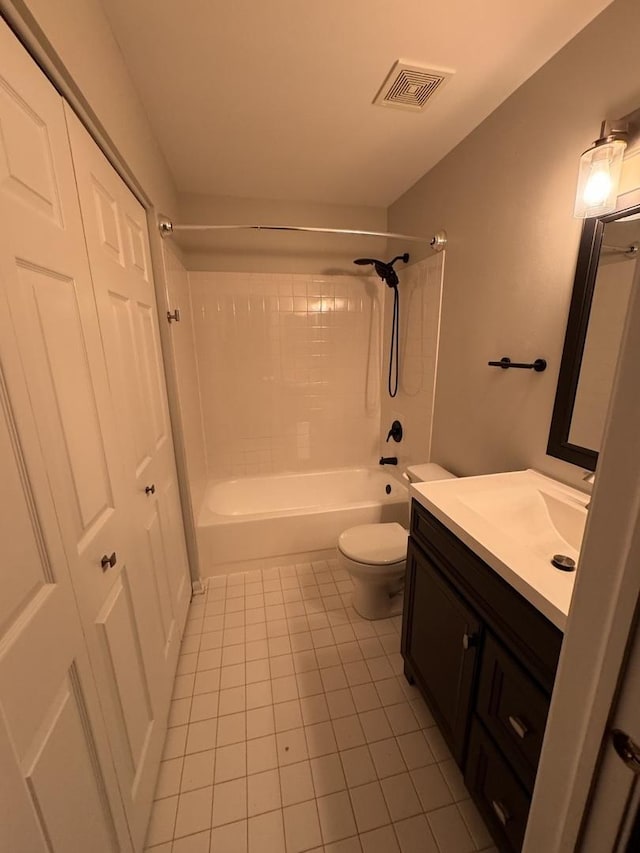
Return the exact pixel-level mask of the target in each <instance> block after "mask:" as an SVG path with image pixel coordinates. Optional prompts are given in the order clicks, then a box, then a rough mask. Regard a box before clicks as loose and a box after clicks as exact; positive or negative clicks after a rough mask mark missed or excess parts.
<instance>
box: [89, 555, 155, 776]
mask: <svg viewBox="0 0 640 853" xmlns="http://www.w3.org/2000/svg"><path fill="white" fill-rule="evenodd" d="M96 625H97V626H99V628H100V629H101V634H102V639H103V645H104V648H105V651H106V653H107V656H108V659H109V671H110V675H111V679H112V693H113V695H115V696H117V699H118V711H119V714H120V716H121V717H122V721H123V724H124V728H125V730H126V734H127V744H128V747H129V759H130V765H131V770H130V776H131V777H132V778H133V780H134V781H133V787H136V779H137V778H138V776H139V775H140V773H141V771H142V770H143V767H144V758H145V755H146V752H147V744H148V741H149V738H150V737H151V734H152V730H153V725H154V714H153V708H152V702H151V698H150V694H149V686H148V684H147V673H146V670H145V666H144V662H143V653H142V647H141V644H140V637H139V634H138V630H137V625H136V621H135V614H134V608H133V603H132V600H131V591H130V588H129V583H128V577H127V572H126V570H123V571H122V572H120V575H119V577H118V579H117V581H116V582H115V583H114V585H113V588H112V589H111V591H110V593H109V596H108V598H107V601H106V602H105V604H104V607H103V608H102V611H101V612H100V613H99V614H98V616H97V618H96Z"/></svg>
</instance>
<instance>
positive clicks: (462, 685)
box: [403, 542, 481, 763]
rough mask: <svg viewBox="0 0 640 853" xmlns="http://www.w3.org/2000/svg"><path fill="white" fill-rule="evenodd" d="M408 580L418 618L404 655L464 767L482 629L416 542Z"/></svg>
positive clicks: (407, 636) (406, 638)
mask: <svg viewBox="0 0 640 853" xmlns="http://www.w3.org/2000/svg"><path fill="white" fill-rule="evenodd" d="M407 575H408V576H410V580H409V588H410V589H411V595H410V602H411V607H412V609H413V613H412V616H411V618H410V619H408V620H407V630H406V632H404V635H403V653H404V656H405V660H406V662H407V664H408V666H409V669H410V671H411V673H412V675H413V678H414V679H415V681H417V682H418V684H419V686H420V688H421V690H422V692H423V693H424V694H425V695H426V696H427V697H428V700H429V705H430V707H431V710H432V711H433V714H434V716H435V717H436V719H437V721H438V723H439V725H440V728H441V729H442V730H443V731H445V733H446V737H447V740H448V741H449V744H450V746H451V749H452V752H453V754H454V757H455V759H456V761H458V763H460V762H461V761H462V759H463V753H464V747H465V743H466V736H467V728H468V724H469V713H470V710H471V699H472V687H473V682H474V675H475V670H476V661H477V656H478V647H479V642H480V631H481V624H480V621H479V620H478V617H477V616H476V614H475V613H474V611H473V610H472V609H471V608H470V607H468V606H467V604H466V603H465V601H464V600H463V599H462V598H461V597H460V595H458V593H457V592H456V591H455V589H454V588H453V587H452V586H451V585H450V584H449V583H448V582H447V581H446V580H445V578H444V577H443V576H442V575H441V574H440V572H439V571H438V570H437V569H436V568H435V566H434V565H433V564H432V563H431V562H430V560H429V559H428V558H427V557H426V556H425V555H424V554H421V553H420V551H419V549H418V547H417V546H416V545H415V544H414V543H413V542H409V547H408V552H407Z"/></svg>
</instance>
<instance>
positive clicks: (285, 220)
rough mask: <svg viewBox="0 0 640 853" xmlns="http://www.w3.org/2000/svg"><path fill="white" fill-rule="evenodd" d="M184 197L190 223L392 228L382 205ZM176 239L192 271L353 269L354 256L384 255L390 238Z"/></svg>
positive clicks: (183, 218)
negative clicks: (386, 239) (388, 226)
mask: <svg viewBox="0 0 640 853" xmlns="http://www.w3.org/2000/svg"><path fill="white" fill-rule="evenodd" d="M179 202H180V216H179V221H180V222H182V223H188V224H205V225H206V224H219V225H252V224H269V225H305V226H310V227H320V228H356V229H359V230H365V231H386V230H387V213H386V210H385V209H384V208H381V207H361V206H360V207H359V206H353V207H350V206H346V205H338V204H316V203H311V202H309V203H304V202H287V201H274V200H270V199H247V198H221V197H216V196H209V195H194V194H181V195H180V198H179ZM177 221H178V220H176V222H177ZM173 239H175V240H177V241H178V242H179V243H180V245H181V246H182V247H183V249H184V251H185V257H186V261H187V266H188V267H189V269H190V270H216V271H221V272H277V273H283V272H284V273H310V274H315V275H331V274H342V273H353V272H354V266H353V259H354V258H357V257H365V256H366V257H371V256H373V257H379V258H382V257H384V256H385V254H386V241H385V240H384V239H382V238H375V237H346V236H343V235H338V234H304V233H300V232H298V233H295V234H294V233H285V232H283V233H275V232H273V231H268V232H265V233H262V234H261V233H259V232H252V231H242V232H236V233H232V234H230V233H228V232H223V233H217V234H211V233H209V234H203V233H202V232H199V233H195V232H192V233H188V234H177V235H176V237H175V238H173Z"/></svg>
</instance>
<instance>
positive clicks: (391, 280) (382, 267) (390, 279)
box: [353, 252, 409, 287]
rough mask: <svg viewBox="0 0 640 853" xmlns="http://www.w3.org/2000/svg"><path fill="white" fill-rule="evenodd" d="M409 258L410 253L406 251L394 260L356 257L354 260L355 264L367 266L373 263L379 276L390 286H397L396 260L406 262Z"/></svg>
mask: <svg viewBox="0 0 640 853" xmlns="http://www.w3.org/2000/svg"><path fill="white" fill-rule="evenodd" d="M408 260H409V253H408V252H405V253H404V255H397V256H396V257H395V258H394V259H393V260H392V261H389V262H388V263H386V262H385V261H379V260H378V259H377V258H356V259H355V261H354V262H353V263H354V264H358V265H359V266H367V265H369V264H372V265H373V267H374V269H375V271H376V273H377V274H378V276H379V277H380V278H381V279H382V281H384V282H385V284H386V285H388V286H389V287H397V286H398V274H397V272H396V271H395V270H394V268H393V265H394V264H395V262H396V261H404V263H405V264H406V263H407V262H408Z"/></svg>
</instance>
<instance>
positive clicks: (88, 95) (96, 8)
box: [7, 0, 177, 214]
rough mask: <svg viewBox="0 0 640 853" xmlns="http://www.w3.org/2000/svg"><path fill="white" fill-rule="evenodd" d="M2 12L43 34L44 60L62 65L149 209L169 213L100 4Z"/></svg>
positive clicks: (158, 163)
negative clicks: (149, 204) (46, 45)
mask: <svg viewBox="0 0 640 853" xmlns="http://www.w3.org/2000/svg"><path fill="white" fill-rule="evenodd" d="M7 7H8V14H9V15H10V16H11V17H12V16H14V15H15V16H16V18H21V19H22V20H23V21H26V24H27V25H28V26H29V28H30V29H31V30H32V31H33V30H34V29H37V28H38V27H39V28H40V29H41V30H42V31H43V33H44V36H45V37H46V39H47V40H48V41H49V42H50V48H52V50H51V49H49V50H48V51H47V53H48V55H49V56H51V57H53V56H54V55H57V59H59V61H60V62H61V63H62V64H63V65H64V68H65V70H66V74H65V75H64V76H65V78H66V79H67V80H69V82H70V84H71V85H72V86H73V88H74V89H75V90H77V91H78V92H79V93H81V96H82V98H83V99H84V101H86V102H87V104H88V105H89V106H90V109H91V110H92V112H93V113H94V114H95V116H96V117H97V119H98V121H99V123H100V124H101V125H102V127H103V128H104V130H105V132H106V135H107V137H108V139H109V140H110V141H111V143H112V144H113V146H114V148H115V149H116V150H117V152H118V153H119V155H120V156H121V158H122V159H123V160H124V161H125V162H126V164H127V166H128V167H129V170H130V172H131V173H132V174H133V175H134V176H135V178H136V180H137V182H138V183H139V185H140V186H141V187H142V189H143V190H144V192H145V193H146V195H147V196H148V198H149V199H150V200H151V202H152V204H154V205H155V207H156V208H157V209H158V210H161V211H163V212H165V213H167V214H170V213H172V212H173V211H174V210H175V209H176V204H177V200H176V191H175V187H174V185H173V180H172V178H171V175H170V173H169V170H168V167H167V164H166V162H165V160H164V157H163V155H162V152H161V151H160V147H159V145H158V143H157V142H156V139H155V137H154V135H153V133H152V130H151V127H150V125H149V122H148V120H147V116H146V112H145V109H144V106H143V104H142V103H141V101H140V99H139V98H138V94H137V92H136V90H135V88H134V86H133V82H132V80H131V77H130V76H129V72H128V71H127V68H126V66H125V64H124V60H123V58H122V54H121V53H120V49H119V47H118V44H117V42H116V40H115V38H114V36H113V33H112V31H111V27H110V26H109V23H108V21H107V19H106V17H105V14H104V12H103V9H102V5H101V3H100V2H99V0H82V2H78V0H9V2H8V3H7ZM34 24H35V27H34ZM38 41H39V42H40V43H41V44H42V39H40V38H38Z"/></svg>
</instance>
